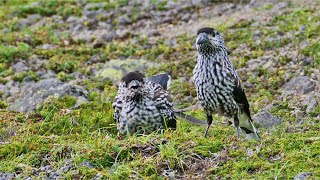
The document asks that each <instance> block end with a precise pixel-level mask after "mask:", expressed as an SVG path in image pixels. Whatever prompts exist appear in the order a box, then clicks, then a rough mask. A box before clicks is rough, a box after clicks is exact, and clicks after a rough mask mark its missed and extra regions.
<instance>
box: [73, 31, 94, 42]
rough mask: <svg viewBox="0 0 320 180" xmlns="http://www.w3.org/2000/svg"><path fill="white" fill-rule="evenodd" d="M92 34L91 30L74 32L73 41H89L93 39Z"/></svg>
mask: <svg viewBox="0 0 320 180" xmlns="http://www.w3.org/2000/svg"><path fill="white" fill-rule="evenodd" d="M91 34H92V31H89V30H83V31H80V32H77V31H76V32H73V33H72V36H71V38H72V40H73V41H84V42H89V41H90V40H91Z"/></svg>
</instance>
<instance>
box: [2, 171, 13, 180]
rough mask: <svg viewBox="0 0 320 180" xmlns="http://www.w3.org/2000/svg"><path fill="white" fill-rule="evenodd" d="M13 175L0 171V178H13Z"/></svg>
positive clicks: (5, 179)
mask: <svg viewBox="0 0 320 180" xmlns="http://www.w3.org/2000/svg"><path fill="white" fill-rule="evenodd" d="M14 178H15V175H14V174H11V173H3V172H0V180H7V179H14Z"/></svg>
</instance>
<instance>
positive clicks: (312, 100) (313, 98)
mask: <svg viewBox="0 0 320 180" xmlns="http://www.w3.org/2000/svg"><path fill="white" fill-rule="evenodd" d="M319 101H320V96H319V94H310V95H308V96H307V97H306V99H305V101H304V102H303V105H306V106H307V108H306V112H307V113H309V112H311V111H312V110H313V109H314V108H315V107H316V106H317V104H318V103H319Z"/></svg>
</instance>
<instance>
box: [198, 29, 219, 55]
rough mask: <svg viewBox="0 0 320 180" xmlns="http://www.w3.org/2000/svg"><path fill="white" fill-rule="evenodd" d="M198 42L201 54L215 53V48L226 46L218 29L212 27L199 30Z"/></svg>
mask: <svg viewBox="0 0 320 180" xmlns="http://www.w3.org/2000/svg"><path fill="white" fill-rule="evenodd" d="M196 44H197V45H196V46H197V51H198V53H200V54H207V53H213V52H214V50H217V49H221V48H223V49H224V48H225V46H224V41H223V39H222V38H221V36H220V34H219V33H218V31H216V30H215V29H213V28H210V27H204V28H201V29H199V30H198V32H197V40H196Z"/></svg>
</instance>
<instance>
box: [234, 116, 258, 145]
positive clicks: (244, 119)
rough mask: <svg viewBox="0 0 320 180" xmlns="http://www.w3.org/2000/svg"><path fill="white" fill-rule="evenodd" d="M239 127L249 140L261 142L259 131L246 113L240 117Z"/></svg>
mask: <svg viewBox="0 0 320 180" xmlns="http://www.w3.org/2000/svg"><path fill="white" fill-rule="evenodd" d="M239 126H240V128H241V130H243V131H244V132H245V133H246V138H247V139H253V140H258V141H260V137H259V135H258V132H257V129H256V128H255V127H254V125H253V123H252V120H251V118H250V117H249V116H248V115H247V114H246V113H244V112H243V113H241V114H240V116H239Z"/></svg>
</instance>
